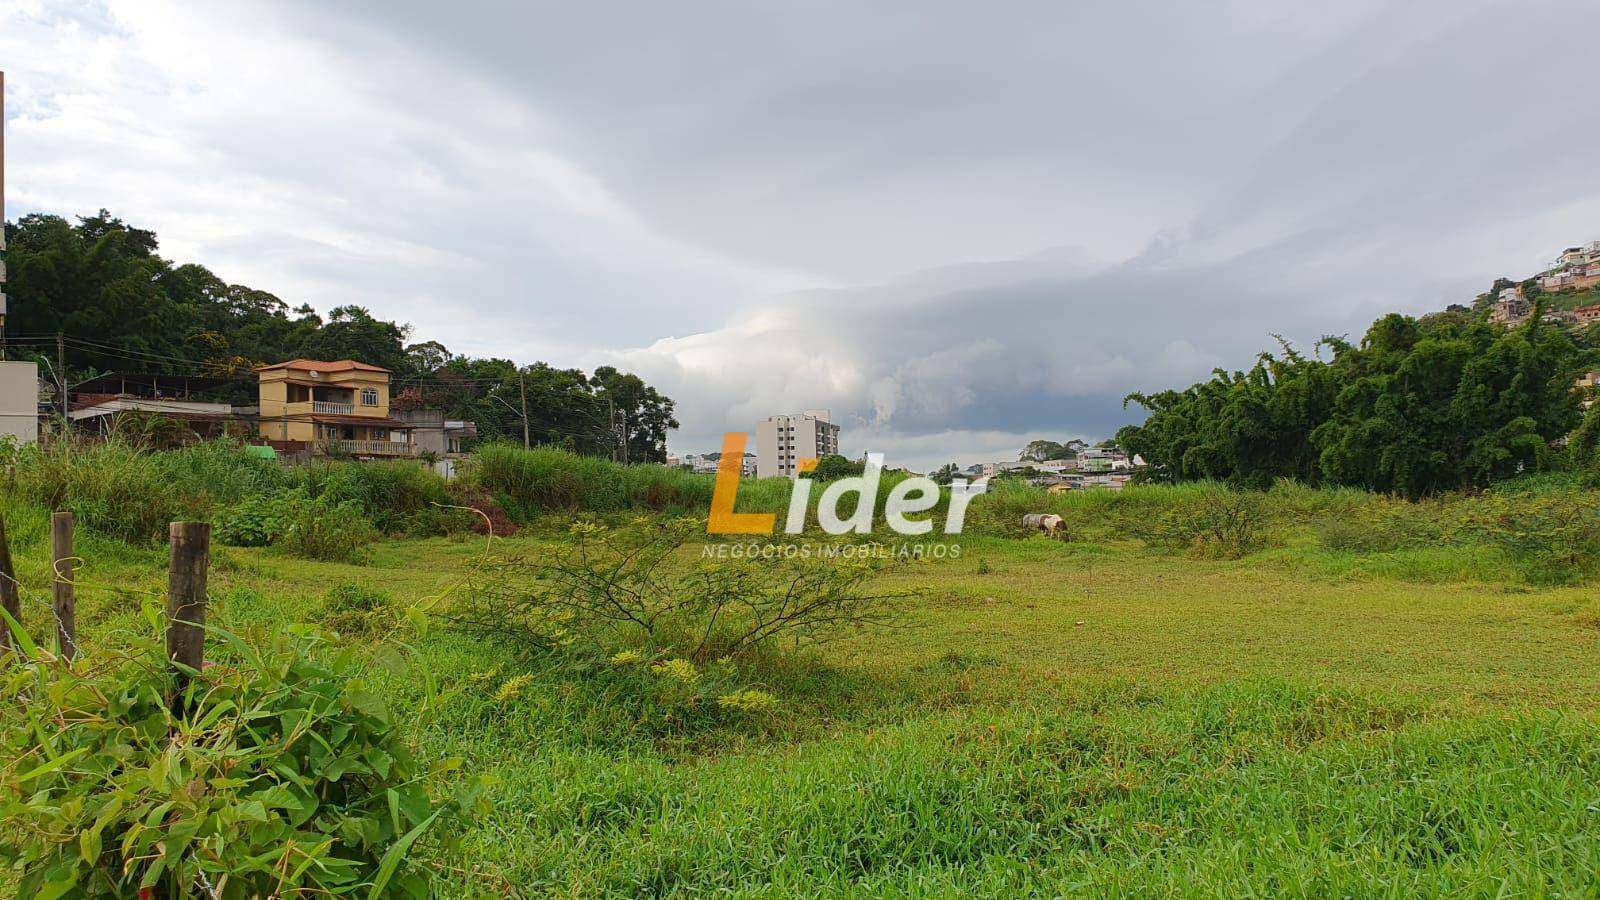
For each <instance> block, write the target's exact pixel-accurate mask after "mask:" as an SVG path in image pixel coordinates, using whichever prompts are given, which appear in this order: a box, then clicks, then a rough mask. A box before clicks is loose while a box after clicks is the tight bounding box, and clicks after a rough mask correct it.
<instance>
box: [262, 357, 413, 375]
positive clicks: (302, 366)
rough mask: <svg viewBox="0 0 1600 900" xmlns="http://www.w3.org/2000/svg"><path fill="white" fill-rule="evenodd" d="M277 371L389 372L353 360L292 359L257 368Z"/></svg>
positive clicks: (263, 370)
mask: <svg viewBox="0 0 1600 900" xmlns="http://www.w3.org/2000/svg"><path fill="white" fill-rule="evenodd" d="M276 369H298V370H300V371H302V372H382V373H384V374H388V372H389V370H388V369H385V368H383V367H382V366H371V365H367V364H366V363H364V362H356V361H355V360H353V359H339V360H334V361H333V362H324V361H323V360H320V359H291V360H289V361H288V362H281V363H273V364H272V365H270V366H256V371H257V372H270V371H274V370H276Z"/></svg>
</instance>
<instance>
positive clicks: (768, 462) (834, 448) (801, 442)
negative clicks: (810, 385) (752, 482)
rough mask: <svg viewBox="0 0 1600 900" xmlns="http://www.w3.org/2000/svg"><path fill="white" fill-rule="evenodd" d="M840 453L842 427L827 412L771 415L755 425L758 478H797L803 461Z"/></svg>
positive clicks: (823, 410)
mask: <svg viewBox="0 0 1600 900" xmlns="http://www.w3.org/2000/svg"><path fill="white" fill-rule="evenodd" d="M838 452H839V426H838V425H835V424H834V423H833V422H832V420H831V416H830V414H829V412H828V410H825V409H811V410H806V412H805V413H803V414H801V415H794V416H772V417H770V418H767V419H765V420H763V421H761V422H757V423H756V475H757V476H759V477H761V478H776V477H779V476H782V477H784V478H794V477H795V476H796V475H798V474H799V465H800V461H801V460H803V459H821V458H822V457H824V456H828V455H830V454H836V453H838Z"/></svg>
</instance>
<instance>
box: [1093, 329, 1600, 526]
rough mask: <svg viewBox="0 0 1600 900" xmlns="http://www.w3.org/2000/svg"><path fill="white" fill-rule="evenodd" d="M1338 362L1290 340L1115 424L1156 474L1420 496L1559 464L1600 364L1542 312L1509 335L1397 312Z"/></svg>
mask: <svg viewBox="0 0 1600 900" xmlns="http://www.w3.org/2000/svg"><path fill="white" fill-rule="evenodd" d="M1322 345H1323V346H1325V347H1327V348H1328V349H1330V350H1331V351H1332V359H1331V360H1329V361H1326V362H1324V361H1322V360H1317V359H1309V358H1306V357H1303V356H1301V355H1299V354H1298V353H1296V352H1295V351H1294V350H1293V349H1291V348H1289V347H1288V346H1287V345H1284V347H1283V351H1282V354H1281V355H1278V356H1274V355H1272V354H1265V353H1264V354H1262V355H1261V356H1260V357H1259V358H1258V359H1257V361H1256V365H1255V366H1254V367H1252V368H1251V369H1250V370H1249V371H1247V372H1232V373H1230V372H1224V371H1220V370H1219V371H1217V372H1216V373H1215V375H1214V377H1213V378H1212V379H1211V380H1210V381H1206V382H1202V383H1200V384H1196V385H1193V386H1191V387H1189V388H1188V389H1186V390H1184V391H1164V392H1161V393H1158V394H1150V395H1145V394H1134V395H1131V396H1130V397H1129V400H1130V401H1132V402H1137V403H1139V404H1141V405H1143V406H1144V407H1146V408H1147V409H1149V410H1150V415H1149V417H1148V418H1147V419H1146V421H1145V422H1144V424H1142V425H1137V426H1129V427H1126V428H1123V429H1122V430H1121V431H1119V432H1118V434H1117V436H1118V439H1119V440H1120V441H1121V442H1122V445H1123V447H1124V448H1125V449H1126V450H1127V451H1128V452H1129V453H1136V454H1139V455H1141V456H1143V457H1144V459H1145V461H1146V462H1147V463H1149V464H1150V465H1151V467H1152V468H1151V475H1152V477H1155V478H1158V479H1169V480H1188V479H1200V478H1214V479H1219V480H1225V481H1228V482H1231V483H1235V484H1240V485H1249V486H1257V487H1261V486H1265V485H1267V484H1270V483H1271V481H1272V480H1273V479H1275V478H1279V477H1290V478H1297V479H1300V480H1303V481H1307V482H1318V481H1327V482H1331V483H1334V484H1345V485H1356V486H1360V487H1365V488H1369V489H1373V490H1381V491H1389V492H1393V493H1397V494H1402V495H1405V496H1410V497H1416V496H1422V495H1425V494H1429V493H1433V492H1436V491H1440V490H1446V489H1453V488H1463V487H1473V486H1481V485H1486V484H1489V483H1491V482H1493V481H1495V480H1498V479H1502V478H1506V477H1509V476H1511V475H1514V474H1517V473H1519V472H1527V471H1537V470H1541V469H1546V468H1551V467H1554V466H1557V465H1560V464H1562V462H1563V461H1562V459H1561V457H1560V455H1559V454H1557V453H1556V452H1555V451H1554V450H1553V449H1552V448H1553V447H1554V446H1555V445H1556V444H1557V443H1558V442H1559V441H1560V440H1561V439H1562V438H1563V437H1565V436H1566V435H1567V434H1568V433H1569V432H1570V431H1572V429H1573V427H1574V426H1576V425H1577V424H1578V416H1579V400H1580V397H1579V395H1578V392H1577V391H1576V390H1574V381H1575V378H1576V376H1577V375H1578V374H1579V373H1581V372H1582V371H1584V370H1585V369H1586V368H1587V367H1590V366H1593V365H1595V359H1596V354H1595V353H1594V352H1593V351H1589V350H1585V349H1584V348H1582V347H1581V346H1579V344H1578V343H1576V342H1575V341H1574V340H1573V339H1572V337H1571V336H1570V335H1569V334H1568V333H1567V332H1566V331H1565V330H1563V329H1561V328H1557V327H1552V326H1549V325H1545V324H1542V323H1541V322H1540V321H1539V317H1538V315H1534V316H1533V317H1531V318H1530V319H1529V321H1528V322H1527V323H1525V324H1523V325H1522V326H1519V327H1518V328H1515V329H1512V330H1509V331H1508V330H1506V329H1503V328H1500V327H1498V326H1494V325H1490V324H1488V323H1486V322H1483V321H1478V320H1475V319H1468V318H1463V317H1459V316H1445V317H1428V318H1426V319H1423V320H1417V319H1413V318H1409V317H1406V316H1401V315H1390V316H1385V317H1384V318H1382V319H1379V320H1378V321H1377V322H1375V323H1373V325H1372V327H1371V328H1370V329H1369V330H1368V332H1367V334H1366V336H1365V337H1364V338H1363V339H1362V341H1361V343H1360V344H1359V345H1353V344H1350V343H1348V342H1346V341H1343V340H1339V339H1327V340H1325V341H1324V342H1323V343H1322Z"/></svg>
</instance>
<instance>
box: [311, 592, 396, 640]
mask: <svg viewBox="0 0 1600 900" xmlns="http://www.w3.org/2000/svg"><path fill="white" fill-rule="evenodd" d="M315 615H316V619H317V621H318V622H320V623H322V624H323V625H324V626H326V627H327V628H329V629H331V630H333V631H336V632H338V633H340V634H348V635H357V636H365V635H370V634H372V633H374V632H377V631H380V630H383V629H385V628H387V627H389V626H391V625H393V624H394V621H395V615H394V601H393V599H392V598H390V596H389V595H388V594H387V593H384V592H383V591H380V590H377V589H375V588H370V587H366V586H363V585H359V584H356V583H354V582H345V583H344V584H338V585H334V586H333V587H332V588H330V589H329V590H328V593H326V594H324V595H323V597H322V606H321V608H320V609H318V610H317V612H316V614H315Z"/></svg>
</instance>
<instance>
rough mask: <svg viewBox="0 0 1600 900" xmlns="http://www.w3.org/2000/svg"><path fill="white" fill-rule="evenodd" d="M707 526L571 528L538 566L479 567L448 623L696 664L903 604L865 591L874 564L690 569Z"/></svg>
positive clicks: (770, 559) (664, 523)
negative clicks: (656, 653)
mask: <svg viewBox="0 0 1600 900" xmlns="http://www.w3.org/2000/svg"><path fill="white" fill-rule="evenodd" d="M703 527H704V526H703V525H702V523H700V522H699V521H697V520H692V519H679V520H651V519H639V520H635V521H633V522H630V523H627V524H624V525H622V526H619V527H615V528H613V527H609V526H606V525H602V524H599V523H595V522H578V523H576V524H574V525H573V526H572V527H571V529H570V530H569V539H568V540H567V541H566V542H564V543H563V544H561V545H560V546H557V547H555V548H553V549H552V550H551V551H550V552H548V553H546V554H544V555H542V556H540V557H539V558H537V559H534V560H523V559H519V558H512V559H506V560H502V561H499V562H498V563H496V564H495V565H493V566H486V567H484V569H483V570H482V571H481V572H480V576H479V578H478V579H477V580H476V582H475V583H474V584H473V586H472V590H471V591H470V592H469V593H468V596H467V597H466V598H465V599H464V600H463V601H462V602H460V603H459V604H458V605H457V607H456V608H455V609H454V610H452V616H453V618H454V619H455V621H456V622H457V623H459V624H460V625H462V626H463V627H466V628H469V629H471V630H474V631H477V632H480V633H485V634H490V635H495V636H500V637H504V638H509V639H511V640H513V641H516V642H518V643H520V644H522V645H524V646H528V647H533V648H538V649H548V648H551V647H559V646H566V645H569V644H571V643H573V642H582V643H584V644H586V645H588V646H591V647H594V648H597V649H600V650H605V649H608V648H609V647H611V646H613V645H617V644H622V645H630V646H632V645H644V646H647V647H649V648H651V649H652V650H662V651H671V652H672V653H673V654H674V655H678V656H683V657H685V658H687V659H689V660H691V661H693V662H696V663H701V662H704V661H706V660H709V659H717V658H721V657H736V656H739V655H740V654H743V653H746V652H749V651H751V650H753V649H755V648H758V647H760V646H762V645H763V644H767V643H769V642H774V641H779V640H783V641H787V642H796V643H798V642H801V641H805V642H812V643H814V642H818V641H822V640H826V639H828V638H831V637H835V636H837V635H838V634H839V633H841V632H843V631H847V630H850V629H858V628H863V627H867V626H875V625H883V624H887V623H889V622H891V621H892V620H893V618H894V610H893V602H894V601H895V600H897V599H899V598H901V597H903V596H904V593H903V592H899V591H892V590H878V589H872V588H869V587H867V582H868V580H869V579H870V578H871V577H872V576H873V574H874V573H875V571H876V567H875V566H873V565H871V564H869V563H867V562H866V561H864V560H859V559H840V560H833V559H824V558H820V557H814V558H813V557H801V556H799V555H789V554H784V553H776V554H772V555H770V556H766V555H759V554H741V555H733V554H729V555H728V557H727V558H720V557H715V556H713V557H711V558H701V559H700V560H698V561H697V562H696V563H694V564H692V565H685V564H684V563H682V562H680V561H679V557H680V556H682V555H683V550H684V548H685V545H686V544H687V543H688V542H689V541H690V539H691V538H697V537H698V536H699V535H700V534H703V532H702V531H700V529H701V528H703ZM713 549H714V548H713ZM725 549H726V548H725Z"/></svg>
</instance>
